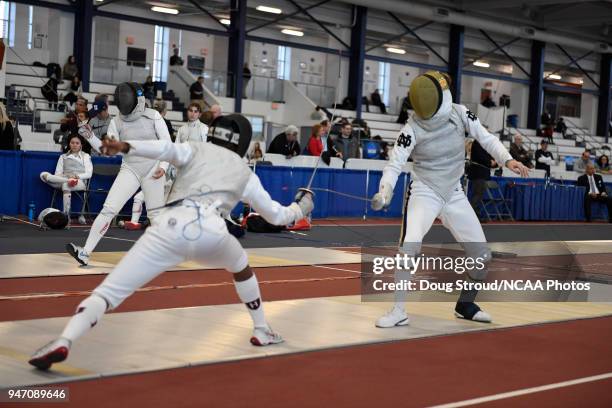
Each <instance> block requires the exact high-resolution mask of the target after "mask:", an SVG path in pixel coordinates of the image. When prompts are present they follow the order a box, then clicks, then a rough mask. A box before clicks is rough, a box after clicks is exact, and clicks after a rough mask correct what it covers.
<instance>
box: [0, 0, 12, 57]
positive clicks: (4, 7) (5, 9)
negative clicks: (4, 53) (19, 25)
mask: <svg viewBox="0 0 612 408" xmlns="http://www.w3.org/2000/svg"><path fill="white" fill-rule="evenodd" d="M0 36H1V37H2V38H6V39H7V41H8V45H9V47H14V46H15V3H11V2H8V1H0Z"/></svg>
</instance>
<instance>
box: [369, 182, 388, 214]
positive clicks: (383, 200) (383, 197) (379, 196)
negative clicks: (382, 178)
mask: <svg viewBox="0 0 612 408" xmlns="http://www.w3.org/2000/svg"><path fill="white" fill-rule="evenodd" d="M392 198H393V188H392V187H391V186H390V185H388V184H386V183H382V184H381V185H380V187H379V188H378V193H376V194H374V197H372V204H371V205H372V209H373V210H374V211H380V210H382V209H383V208H386V207H388V206H389V205H390V204H391V199H392Z"/></svg>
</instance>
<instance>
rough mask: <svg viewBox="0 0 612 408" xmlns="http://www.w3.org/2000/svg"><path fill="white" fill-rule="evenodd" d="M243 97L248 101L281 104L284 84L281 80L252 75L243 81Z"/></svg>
mask: <svg viewBox="0 0 612 408" xmlns="http://www.w3.org/2000/svg"><path fill="white" fill-rule="evenodd" d="M243 87H244V90H243V95H244V96H245V97H246V98H248V99H253V100H256V101H266V102H282V101H283V100H284V99H283V94H284V87H285V82H284V80H282V79H278V78H273V77H265V76H259V75H252V76H251V79H250V80H246V78H245V79H244V82H243Z"/></svg>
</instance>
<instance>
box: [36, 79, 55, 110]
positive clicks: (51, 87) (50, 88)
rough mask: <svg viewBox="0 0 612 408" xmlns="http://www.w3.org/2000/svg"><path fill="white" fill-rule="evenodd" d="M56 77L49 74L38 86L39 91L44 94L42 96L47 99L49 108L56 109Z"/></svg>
mask: <svg viewBox="0 0 612 408" xmlns="http://www.w3.org/2000/svg"><path fill="white" fill-rule="evenodd" d="M57 84H58V81H57V78H56V77H55V74H51V76H50V77H49V80H48V81H47V82H46V83H45V84H44V85H43V86H42V87H41V88H40V92H41V93H42V95H43V96H44V98H45V99H46V100H47V101H49V109H53V110H56V109H57V101H58V95H57Z"/></svg>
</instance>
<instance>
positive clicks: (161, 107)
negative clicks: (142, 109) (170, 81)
mask: <svg viewBox="0 0 612 408" xmlns="http://www.w3.org/2000/svg"><path fill="white" fill-rule="evenodd" d="M153 109H155V110H156V111H158V112H159V114H160V115H161V116H162V118H163V119H164V122H166V127H167V128H168V133H169V134H170V139H172V141H173V142H174V141H175V140H176V139H175V138H176V136H175V134H174V128H173V127H172V123H171V122H170V121H169V120H168V119H166V114H167V113H168V105H167V104H166V101H163V100H161V99H158V100H156V101H155V103H154V104H153Z"/></svg>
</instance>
